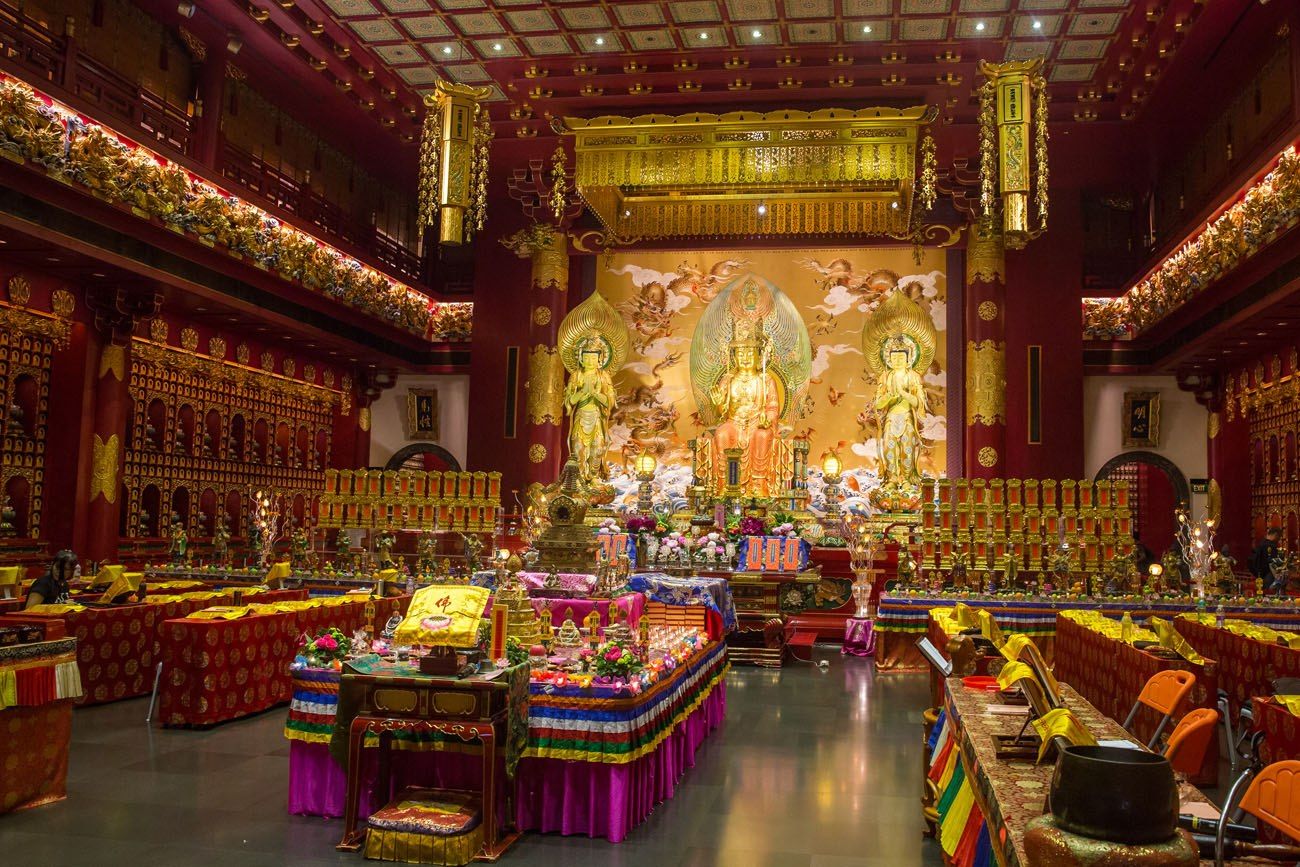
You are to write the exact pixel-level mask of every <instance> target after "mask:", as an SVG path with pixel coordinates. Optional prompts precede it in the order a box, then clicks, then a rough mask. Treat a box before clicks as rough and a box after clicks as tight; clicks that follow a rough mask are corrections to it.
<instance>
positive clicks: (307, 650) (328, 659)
mask: <svg viewBox="0 0 1300 867" xmlns="http://www.w3.org/2000/svg"><path fill="white" fill-rule="evenodd" d="M351 650H352V641H351V640H350V639H349V638H348V637H347V636H346V635H344V634H343V631H342V630H340V629H336V628H335V627H333V626H331V627H330V628H329V629H327V630H325V631H324V632H322V633H321V634H320V635H317V636H314V637H313V636H307V637H304V638H303V641H302V644H301V645H300V646H299V648H298V655H299V656H300V657H302V659H303V660H304V662H305V663H306V665H308V666H309V667H311V668H326V667H329V666H332V665H335V664H336V663H341V662H342V661H343V660H344V659H345V658H346V657H347V655H348V653H349V652H351Z"/></svg>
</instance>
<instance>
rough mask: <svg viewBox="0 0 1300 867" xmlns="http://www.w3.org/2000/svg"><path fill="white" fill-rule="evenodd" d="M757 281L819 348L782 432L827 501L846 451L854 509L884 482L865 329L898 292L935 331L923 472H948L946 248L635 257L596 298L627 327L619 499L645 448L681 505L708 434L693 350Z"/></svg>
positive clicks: (619, 413)
mask: <svg viewBox="0 0 1300 867" xmlns="http://www.w3.org/2000/svg"><path fill="white" fill-rule="evenodd" d="M746 275H753V276H754V277H757V278H760V282H766V283H768V284H771V285H772V286H775V287H777V288H778V289H779V290H780V291H781V292H782V293H784V294H785V295H786V296H788V297H789V299H790V300H791V301H793V303H794V307H795V309H796V311H797V312H798V314H799V315H800V316H802V317H803V321H804V323H805V325H806V326H807V329H808V336H809V339H810V341H811V355H812V363H811V371H810V373H811V375H810V378H809V381H808V385H807V387H806V388H804V389H803V390H802V394H801V396H800V398H799V404H798V406H796V407H795V408H794V411H793V412H792V413H790V414H789V417H788V418H787V419H785V424H786V427H787V430H786V432H785V433H786V435H787V436H794V437H806V438H807V439H808V441H809V443H810V455H809V457H810V463H811V464H812V466H813V468H814V472H813V478H812V479H811V480H810V487H811V488H812V491H813V499H814V503H816V502H817V501H818V499H819V497H818V494H819V493H820V479H819V478H818V477H819V476H820V470H819V469H817V468H818V467H820V463H821V460H820V459H821V457H822V456H823V455H824V454H825V453H826V452H827V451H829V450H830V449H836V450H838V453H839V455H840V458H841V459H842V461H843V464H844V467H845V471H844V476H845V485H846V486H847V488H848V489H849V491H848V492H849V495H850V501H851V500H852V498H853V496H854V495H855V494H859V495H860V494H865V493H866V492H867V491H868V490H870V489H872V488H874V487H876V486H877V485H878V484H879V482H880V475H881V468H880V467H879V465H878V454H879V443H880V438H881V431H880V418H879V415H878V414H877V413H876V412H875V411H874V404H875V397H876V393H877V381H876V379H877V374H875V373H873V372H872V370H871V368H870V366H869V365H868V364H867V363H866V359H865V358H864V356H863V352H862V338H861V335H862V330H863V327H864V326H865V325H867V323H868V322H869V321H870V319H871V316H872V315H873V314H874V313H875V311H876V310H877V308H879V307H880V306H881V305H882V304H883V303H884V302H885V301H886V300H887V299H888V298H889V297H890V296H891V295H893V294H895V293H900V294H903V295H904V296H905V297H906V298H908V299H909V300H911V301H912V302H915V304H917V305H918V306H919V307H920V308H921V310H922V311H924V313H925V314H926V315H927V316H928V317H929V318H930V320H931V321H932V322H933V323H934V328H935V331H936V332H937V333H938V338H939V339H938V341H937V346H936V351H935V353H934V357H933V359H932V360H931V361H930V363H929V364H928V367H927V369H926V370H925V371H923V374H922V381H923V384H924V390H925V395H926V401H925V412H924V415H923V417H922V418H921V419H920V420H919V421H920V425H919V427H920V434H921V446H922V448H921V452H920V454H919V456H918V469H919V471H920V473H922V474H926V475H942V474H944V471H945V469H946V467H947V448H946V446H947V406H946V399H947V388H946V386H947V379H946V372H947V366H948V358H947V348H946V341H945V333H946V329H947V304H946V295H947V293H946V289H947V283H946V274H945V273H944V254H943V251H941V250H932V249H927V250H924V251H923V253H922V259H921V263H920V264H919V265H917V264H916V263H915V261H914V260H913V251H912V248H911V247H899V246H891V247H860V248H855V249H835V248H828V249H806V250H748V251H740V250H720V251H643V252H639V251H631V252H626V253H619V254H615V255H613V256H611V257H606V258H603V259H602V260H601V264H600V266H599V267H598V269H597V277H596V289H597V291H599V292H600V293H601V294H602V295H603V296H604V298H605V299H606V300H607V301H609V303H610V304H612V305H613V306H614V308H615V309H616V310H618V312H619V313H620V314H622V316H623V319H624V321H625V322H626V324H627V328H628V334H629V337H630V345H629V348H628V355H627V361H626V362H625V363H624V365H623V367H622V369H621V370H620V371H618V373H617V374H616V375H615V377H614V386H615V391H616V392H617V403H616V405H615V408H614V411H613V414H612V418H611V422H610V431H609V440H610V452H609V455H608V461H609V468H610V471H611V473H612V474H613V475H614V479H613V482H614V485H615V487H616V488H617V489H618V490H619V492H620V500H621V501H622V500H626V499H629V498H631V497H633V496H634V490H635V478H634V473H633V470H632V465H633V461H634V460H635V458H636V457H637V455H639V454H640V453H641V452H642V451H649V452H650V453H652V454H654V455H655V457H656V458H657V460H658V462H659V467H660V469H659V472H658V474H657V476H656V480H655V485H656V488H658V489H659V491H658V493H659V495H662V496H664V497H665V498H666V499H669V500H674V501H675V500H677V499H678V497H679V495H680V496H682V497H683V498H684V491H685V487H686V485H688V484H689V482H690V471H691V470H690V464H691V448H690V442H691V440H693V439H696V438H697V437H702V436H704V435H705V433H706V431H707V429H708V425H707V424H706V416H707V412H706V413H705V414H704V415H702V414H701V411H700V408H699V407H698V406H697V405H696V398H695V396H694V395H693V393H692V386H691V375H690V356H691V349H692V346H691V341H692V338H693V336H694V335H695V334H696V328H697V325H698V324H699V321H700V318H701V316H702V314H703V313H704V311H705V308H706V307H707V306H708V304H709V302H710V301H711V300H713V299H714V298H715V297H717V296H718V294H719V293H721V292H723V290H724V289H726V287H728V286H730V285H735V284H736V282H737V280H738V278H743V277H745V276H746Z"/></svg>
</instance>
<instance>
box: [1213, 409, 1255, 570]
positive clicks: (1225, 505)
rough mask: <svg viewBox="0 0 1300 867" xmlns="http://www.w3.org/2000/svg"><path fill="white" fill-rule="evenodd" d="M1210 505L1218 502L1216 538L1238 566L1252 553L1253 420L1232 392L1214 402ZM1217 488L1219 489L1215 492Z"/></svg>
mask: <svg viewBox="0 0 1300 867" xmlns="http://www.w3.org/2000/svg"><path fill="white" fill-rule="evenodd" d="M1206 449H1207V458H1208V461H1207V466H1208V467H1209V475H1210V498H1211V506H1212V507H1213V505H1214V504H1213V500H1214V499H1215V498H1216V497H1217V498H1218V503H1219V511H1220V515H1219V531H1218V533H1217V540H1216V541H1218V542H1219V543H1220V544H1224V545H1229V546H1230V547H1231V549H1232V556H1233V557H1236V558H1237V565H1238V568H1245V563H1246V558H1247V557H1248V556H1249V555H1250V549H1251V545H1252V544H1253V543H1254V541H1255V540H1254V539H1252V538H1251V526H1250V515H1251V508H1250V421H1249V420H1248V419H1247V418H1246V417H1245V416H1244V415H1242V414H1241V413H1240V412H1239V411H1238V407H1236V406H1234V405H1233V401H1232V398H1231V396H1229V397H1228V398H1227V399H1226V400H1223V401H1221V402H1219V403H1217V404H1216V405H1212V407H1211V412H1210V419H1209V430H1208V431H1207V438H1206ZM1216 489H1217V493H1216Z"/></svg>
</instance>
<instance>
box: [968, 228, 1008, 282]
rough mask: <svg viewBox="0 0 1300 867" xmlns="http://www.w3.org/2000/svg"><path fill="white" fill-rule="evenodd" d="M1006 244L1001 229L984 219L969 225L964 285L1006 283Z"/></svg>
mask: <svg viewBox="0 0 1300 867" xmlns="http://www.w3.org/2000/svg"><path fill="white" fill-rule="evenodd" d="M1006 259H1007V254H1006V244H1005V236H1004V235H1003V234H1002V227H1001V226H1000V225H999V224H998V222H997V221H996V220H994V219H991V218H988V217H985V218H982V219H979V220H976V221H975V222H973V223H972V224H971V227H970V233H969V234H968V235H967V241H966V283H967V285H970V284H971V283H1004V282H1006V272H1007V266H1006Z"/></svg>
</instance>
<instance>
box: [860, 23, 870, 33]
mask: <svg viewBox="0 0 1300 867" xmlns="http://www.w3.org/2000/svg"><path fill="white" fill-rule="evenodd" d="M862 32H863V33H870V32H871V25H870V24H863V25H862Z"/></svg>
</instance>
